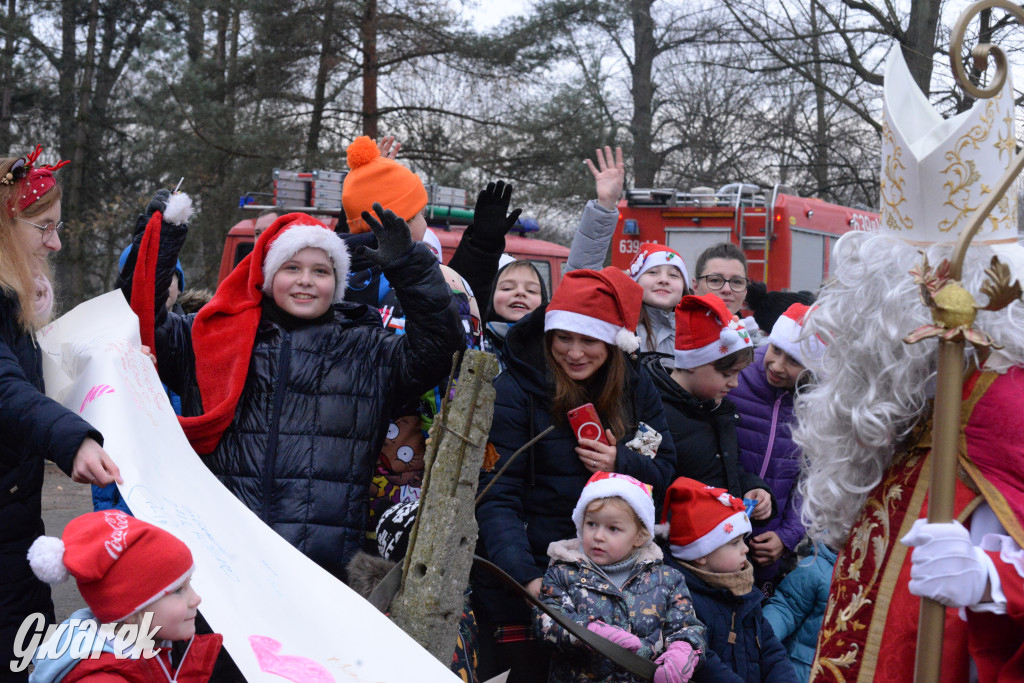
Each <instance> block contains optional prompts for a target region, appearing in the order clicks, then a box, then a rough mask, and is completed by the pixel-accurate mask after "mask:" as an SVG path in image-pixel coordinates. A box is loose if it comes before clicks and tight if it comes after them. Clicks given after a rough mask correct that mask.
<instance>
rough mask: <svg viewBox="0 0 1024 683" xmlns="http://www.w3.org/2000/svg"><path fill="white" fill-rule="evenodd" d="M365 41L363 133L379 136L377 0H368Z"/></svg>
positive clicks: (365, 16) (364, 27)
mask: <svg viewBox="0 0 1024 683" xmlns="http://www.w3.org/2000/svg"><path fill="white" fill-rule="evenodd" d="M361 33H362V36H361V38H362V43H363V135H369V136H370V138H371V139H373V140H376V139H377V138H378V137H379V133H378V124H379V119H380V114H379V113H378V111H377V0H366V11H365V13H364V14H363V24H362V30H361Z"/></svg>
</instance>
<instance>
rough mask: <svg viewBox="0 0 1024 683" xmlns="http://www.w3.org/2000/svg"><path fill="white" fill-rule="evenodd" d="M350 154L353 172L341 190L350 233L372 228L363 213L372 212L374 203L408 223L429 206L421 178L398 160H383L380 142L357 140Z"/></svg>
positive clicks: (350, 169)
mask: <svg viewBox="0 0 1024 683" xmlns="http://www.w3.org/2000/svg"><path fill="white" fill-rule="evenodd" d="M347 151H348V167H349V172H348V175H346V176H345V183H344V185H342V188H341V204H342V206H343V207H344V208H345V216H346V217H347V218H348V229H349V231H350V232H353V233H359V232H366V231H368V230H369V229H370V226H368V225H367V224H366V222H365V221H363V218H362V213H363V211H371V207H372V206H373V203H374V202H380V204H381V206H383V207H384V208H385V209H391V210H392V211H394V212H395V213H396V214H397V215H398V216H399V217H400V218H402V219H404V220H407V221H408V220H411V219H412V218H414V217H415V216H416V214H417V213H419V212H420V211H421V210H422V209H423V207H424V206H426V205H427V191H426V189H424V187H423V181H421V180H420V177H419V176H418V175H416V174H415V173H413V172H412V171H410V170H409V169H407V168H406V167H405V166H403V165H402V164H400V163H398V162H397V161H394V160H393V159H385V158H383V157H381V155H380V150H379V149H377V143H375V142H374V141H373V140H371V139H370V138H369V137H367V136H365V135H364V136H362V137H358V138H356V139H355V141H354V142H353V143H352V144H351V145H349V146H348V150H347Z"/></svg>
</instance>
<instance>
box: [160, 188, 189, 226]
mask: <svg viewBox="0 0 1024 683" xmlns="http://www.w3.org/2000/svg"><path fill="white" fill-rule="evenodd" d="M190 218H192V198H191V197H189V196H188V195H187V194H185V193H184V192H178V193H176V194H172V195H171V198H170V199H168V200H167V210H166V211H164V220H165V221H167V222H168V223H170V224H171V225H184V224H185V223H188V221H189V219H190Z"/></svg>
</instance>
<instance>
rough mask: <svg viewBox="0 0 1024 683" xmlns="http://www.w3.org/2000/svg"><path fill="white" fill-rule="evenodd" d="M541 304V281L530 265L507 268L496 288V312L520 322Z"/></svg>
mask: <svg viewBox="0 0 1024 683" xmlns="http://www.w3.org/2000/svg"><path fill="white" fill-rule="evenodd" d="M538 306H540V281H539V280H538V279H537V273H535V272H534V271H533V268H530V267H529V266H511V267H509V268H506V269H505V272H503V273H502V274H501V277H500V278H499V279H498V284H497V286H496V287H495V288H494V312H495V313H497V314H498V315H500V316H501V317H502V318H505V319H506V320H511V321H512V322H518V321H519V320H520V319H521V318H522V317H523V316H525V315H526V314H527V313H529V312H530V311H532V310H533V309H535V308H537V307H538Z"/></svg>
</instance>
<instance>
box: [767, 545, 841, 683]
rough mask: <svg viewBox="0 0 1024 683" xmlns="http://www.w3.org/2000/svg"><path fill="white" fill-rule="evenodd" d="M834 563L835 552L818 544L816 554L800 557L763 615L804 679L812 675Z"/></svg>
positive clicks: (797, 671)
mask: <svg viewBox="0 0 1024 683" xmlns="http://www.w3.org/2000/svg"><path fill="white" fill-rule="evenodd" d="M835 564H836V554H835V552H834V551H832V549H831V548H829V547H828V546H825V545H818V546H817V554H812V555H809V556H807V557H803V558H801V559H800V562H799V563H798V564H797V566H796V569H794V570H793V571H792V572H790V573H789V574H787V575H786V578H784V579H783V580H782V583H781V584H779V588H778V590H776V591H775V595H773V596H772V599H771V600H770V601H769V602H768V604H767V605H765V607H764V618H765V619H767V620H768V623H769V624H771V625H772V630H773V631H775V635H776V636H778V638H779V640H781V641H782V644H783V645H784V646H785V647H786V651H787V652H788V653H789V659H790V661H791V662H792V663H793V668H795V669H796V674H797V677H798V678H799V679H800V680H801V681H808V680H810V677H811V665H812V664H813V663H814V651H815V649H816V648H817V646H818V634H819V633H820V632H821V622H822V620H823V619H824V618H825V607H826V606H827V605H828V592H829V589H830V588H831V586H832V570H833V569H834V568H835Z"/></svg>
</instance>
